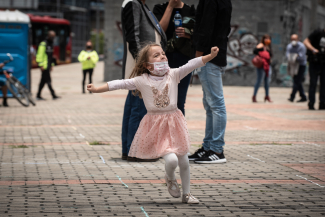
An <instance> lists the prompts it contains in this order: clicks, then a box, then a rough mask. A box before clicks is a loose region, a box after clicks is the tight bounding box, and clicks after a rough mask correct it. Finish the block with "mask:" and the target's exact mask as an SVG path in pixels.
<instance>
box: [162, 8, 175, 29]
mask: <svg viewBox="0 0 325 217" xmlns="http://www.w3.org/2000/svg"><path fill="white" fill-rule="evenodd" d="M172 12H173V8H172V7H170V6H167V8H166V10H165V13H164V15H163V17H162V18H161V20H160V22H159V24H160V26H161V28H162V29H163V30H164V32H166V31H167V29H168V25H169V21H170V18H171V16H172Z"/></svg>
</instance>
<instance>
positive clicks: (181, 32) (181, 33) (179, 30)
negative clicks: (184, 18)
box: [175, 27, 191, 39]
mask: <svg viewBox="0 0 325 217" xmlns="http://www.w3.org/2000/svg"><path fill="white" fill-rule="evenodd" d="M175 32H176V35H177V36H178V37H180V38H188V39H190V38H191V36H190V35H189V34H187V33H185V29H184V28H183V27H178V28H177V29H176V30H175Z"/></svg>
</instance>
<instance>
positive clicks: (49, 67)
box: [36, 30, 61, 100]
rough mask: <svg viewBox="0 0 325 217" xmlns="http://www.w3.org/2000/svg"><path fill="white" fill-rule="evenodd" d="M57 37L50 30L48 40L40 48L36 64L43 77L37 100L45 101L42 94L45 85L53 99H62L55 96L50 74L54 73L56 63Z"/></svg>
mask: <svg viewBox="0 0 325 217" xmlns="http://www.w3.org/2000/svg"><path fill="white" fill-rule="evenodd" d="M55 36H56V34H55V32H54V31H52V30H50V31H49V32H48V35H47V38H46V40H45V41H42V42H41V43H40V45H39V46H38V50H37V54H36V62H37V63H38V66H39V67H40V68H41V71H42V77H41V81H40V84H39V87H38V92H37V95H36V99H37V100H45V99H44V98H42V97H41V92H42V89H43V87H44V85H45V84H47V86H48V87H49V89H50V92H51V94H52V98H53V99H54V100H55V99H58V98H61V97H59V96H57V95H56V94H55V92H54V90H53V88H52V84H51V74H50V72H52V71H53V65H54V62H55V59H54V58H53V41H54V38H55Z"/></svg>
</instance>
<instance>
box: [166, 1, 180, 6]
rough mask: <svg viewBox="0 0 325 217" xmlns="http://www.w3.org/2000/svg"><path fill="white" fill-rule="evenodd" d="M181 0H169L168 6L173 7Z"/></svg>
mask: <svg viewBox="0 0 325 217" xmlns="http://www.w3.org/2000/svg"><path fill="white" fill-rule="evenodd" d="M180 1H181V0H169V3H168V7H171V8H175V7H176V6H177V4H178V3H179V2H180Z"/></svg>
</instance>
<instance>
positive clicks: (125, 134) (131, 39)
mask: <svg viewBox="0 0 325 217" xmlns="http://www.w3.org/2000/svg"><path fill="white" fill-rule="evenodd" d="M145 3H146V1H145V0H124V2H123V4H122V11H121V20H122V32H123V43H124V54H123V67H122V68H123V69H122V70H123V71H122V72H123V78H124V79H128V78H129V77H130V75H131V72H132V70H133V68H134V66H135V63H136V59H137V55H138V52H139V51H140V49H141V47H142V46H143V45H144V44H145V43H146V42H156V43H157V44H160V45H161V47H162V48H163V50H165V49H166V45H167V40H166V35H165V33H164V31H163V30H162V28H161V26H160V25H159V22H158V20H157V18H156V17H155V15H154V14H153V13H152V12H151V11H150V10H149V8H148V6H147V5H146V4H145ZM146 114H147V109H146V107H145V106H144V103H143V99H140V98H139V96H134V95H133V94H132V91H129V93H128V95H127V98H126V101H125V105H124V113H123V122H122V159H123V160H128V161H156V160H158V159H138V158H135V157H128V153H129V151H130V148H131V144H132V141H133V138H134V135H135V133H136V132H137V130H138V127H139V124H140V122H141V120H142V118H143V117H144V115H146Z"/></svg>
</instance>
